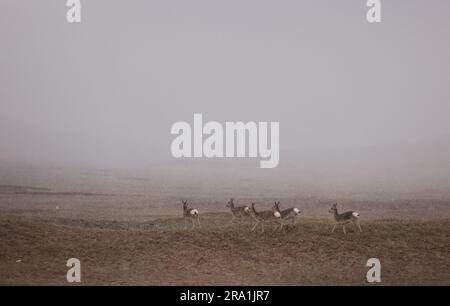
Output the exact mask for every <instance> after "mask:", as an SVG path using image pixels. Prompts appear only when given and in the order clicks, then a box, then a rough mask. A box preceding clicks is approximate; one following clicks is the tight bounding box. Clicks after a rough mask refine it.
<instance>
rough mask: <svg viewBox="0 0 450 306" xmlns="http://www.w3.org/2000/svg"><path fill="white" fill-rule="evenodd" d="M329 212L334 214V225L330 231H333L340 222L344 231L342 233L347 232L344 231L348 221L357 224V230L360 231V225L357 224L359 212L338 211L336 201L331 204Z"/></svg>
mask: <svg viewBox="0 0 450 306" xmlns="http://www.w3.org/2000/svg"><path fill="white" fill-rule="evenodd" d="M328 212H329V213H332V214H334V221H335V223H334V226H333V229H332V230H331V232H334V230H335V229H336V226H337V225H338V224H342V230H343V231H344V234H347V232H346V231H345V225H346V224H348V223H352V224H353V225H355V226H357V227H358V228H359V231H360V232H362V229H361V225H359V213H358V212H356V211H347V212H344V213H341V214H340V213H338V210H337V203H334V204H333V206H331V208H330V210H329V211H328Z"/></svg>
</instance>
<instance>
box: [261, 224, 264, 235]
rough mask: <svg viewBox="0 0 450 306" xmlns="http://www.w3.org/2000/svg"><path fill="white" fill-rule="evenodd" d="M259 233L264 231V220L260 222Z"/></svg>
mask: <svg viewBox="0 0 450 306" xmlns="http://www.w3.org/2000/svg"><path fill="white" fill-rule="evenodd" d="M261 233H264V222H261Z"/></svg>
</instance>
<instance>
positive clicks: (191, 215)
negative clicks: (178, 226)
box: [181, 200, 201, 229]
mask: <svg viewBox="0 0 450 306" xmlns="http://www.w3.org/2000/svg"><path fill="white" fill-rule="evenodd" d="M181 202H183V219H184V229H186V228H187V222H188V220H191V222H192V228H191V229H193V228H194V227H195V223H197V224H198V227H201V225H200V219H199V216H198V209H196V208H192V207H189V206H188V204H187V200H186V201H185V200H181Z"/></svg>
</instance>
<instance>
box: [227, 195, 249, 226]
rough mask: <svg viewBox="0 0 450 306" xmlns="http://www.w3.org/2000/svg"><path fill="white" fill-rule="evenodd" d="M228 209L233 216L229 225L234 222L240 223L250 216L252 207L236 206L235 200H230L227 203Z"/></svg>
mask: <svg viewBox="0 0 450 306" xmlns="http://www.w3.org/2000/svg"><path fill="white" fill-rule="evenodd" d="M227 207H228V208H230V210H231V214H232V215H233V217H232V218H231V220H230V222H229V223H228V224H231V223H233V222H234V221H238V222H239V223H240V222H241V221H242V219H244V218H245V217H248V216H250V207H248V206H234V199H230V201H229V202H228V203H227Z"/></svg>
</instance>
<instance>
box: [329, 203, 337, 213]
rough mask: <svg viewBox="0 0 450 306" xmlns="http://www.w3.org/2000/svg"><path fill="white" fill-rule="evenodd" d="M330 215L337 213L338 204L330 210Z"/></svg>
mask: <svg viewBox="0 0 450 306" xmlns="http://www.w3.org/2000/svg"><path fill="white" fill-rule="evenodd" d="M328 212H329V213H330V214H334V213H337V203H334V204H333V205H332V206H331V208H330V210H329V211H328Z"/></svg>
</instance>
